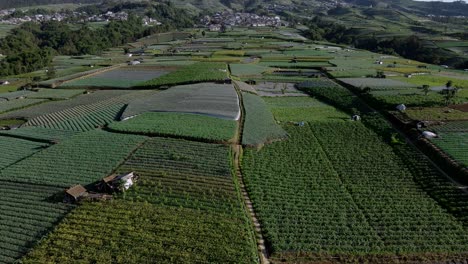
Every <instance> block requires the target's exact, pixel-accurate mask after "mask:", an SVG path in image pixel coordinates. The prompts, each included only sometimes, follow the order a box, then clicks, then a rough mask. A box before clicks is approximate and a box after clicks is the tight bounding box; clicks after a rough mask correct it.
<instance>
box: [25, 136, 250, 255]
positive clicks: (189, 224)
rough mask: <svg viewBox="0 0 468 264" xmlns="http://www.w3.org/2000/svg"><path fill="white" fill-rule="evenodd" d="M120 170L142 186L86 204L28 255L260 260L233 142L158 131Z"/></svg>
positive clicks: (68, 217) (138, 185)
mask: <svg viewBox="0 0 468 264" xmlns="http://www.w3.org/2000/svg"><path fill="white" fill-rule="evenodd" d="M119 171H121V172H127V171H134V172H135V173H138V175H139V176H140V180H139V181H138V182H137V186H136V187H135V188H133V189H131V190H129V191H128V192H126V193H125V194H124V195H121V196H119V199H118V200H115V201H113V202H104V203H88V204H84V205H82V206H80V207H79V208H78V209H77V210H75V211H74V212H73V213H71V214H70V215H69V216H67V218H65V220H64V221H63V222H62V223H61V224H60V225H59V226H58V228H57V229H56V230H55V231H54V232H53V233H52V234H51V235H50V236H49V237H48V238H47V239H46V240H45V241H44V242H43V243H41V244H40V245H39V247H37V248H36V249H35V250H34V251H32V252H31V253H30V254H29V255H28V256H27V257H26V259H25V260H24V263H34V262H42V261H45V260H46V259H47V261H57V262H67V261H68V260H70V259H72V258H79V259H82V260H86V261H91V262H92V261H99V262H100V261H104V262H106V261H112V262H115V263H141V262H146V261H148V260H150V259H151V261H156V262H158V263H159V262H177V263H194V262H200V263H212V262H222V263H256V262H257V261H256V256H255V242H254V239H253V237H252V234H251V233H250V231H249V230H250V227H249V224H248V221H247V219H246V218H245V212H243V208H242V207H241V201H240V199H239V196H238V194H237V191H236V183H235V180H234V179H233V175H232V174H231V168H230V162H229V148H228V147H227V146H223V145H215V144H206V143H198V142H192V141H186V140H179V139H165V138H153V139H151V140H148V141H147V142H146V143H145V144H144V145H143V146H142V147H141V148H139V149H138V150H137V151H136V152H135V153H134V154H133V155H132V156H131V157H130V158H129V159H128V160H127V161H126V162H125V163H124V164H123V165H122V166H121V167H120V168H119ZM117 216H119V217H117ZM122 216H123V217H122ZM115 217H117V218H115ZM110 218H113V219H114V218H115V219H114V220H113V221H107V220H106V219H110ZM136 219H138V222H141V223H140V224H135V220H136ZM103 224H104V225H109V226H103ZM111 226H113V227H111ZM129 226H131V227H132V231H131V232H129V230H128V227H129ZM102 229H104V230H102ZM71 230H73V232H72V234H71V233H70V231H71ZM70 235H72V236H74V237H76V239H70ZM142 237H144V238H145V239H143V240H142V239H141V238H142ZM169 241H170V242H169ZM96 243H98V244H100V245H101V246H99V247H96V246H95V245H96ZM167 243H169V244H170V245H168V244H167ZM52 244H54V245H55V244H60V245H62V246H63V248H62V247H56V246H51V245H52ZM122 248H126V250H124V251H122V250H117V252H115V251H116V249H122ZM143 248H144V250H143ZM99 256H100V257H99Z"/></svg>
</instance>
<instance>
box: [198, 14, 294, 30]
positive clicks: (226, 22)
mask: <svg viewBox="0 0 468 264" xmlns="http://www.w3.org/2000/svg"><path fill="white" fill-rule="evenodd" d="M200 22H201V24H202V25H204V26H206V27H208V28H209V29H210V31H221V30H222V28H223V27H233V26H241V27H280V26H287V25H288V23H287V22H285V21H282V20H281V18H280V17H279V16H260V15H257V14H253V13H233V12H230V11H224V12H218V13H215V14H214V15H212V16H209V15H206V16H204V17H203V18H202V19H201V20H200Z"/></svg>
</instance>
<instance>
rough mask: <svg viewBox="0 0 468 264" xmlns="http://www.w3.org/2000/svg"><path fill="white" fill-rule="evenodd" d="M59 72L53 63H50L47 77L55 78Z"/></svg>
mask: <svg viewBox="0 0 468 264" xmlns="http://www.w3.org/2000/svg"><path fill="white" fill-rule="evenodd" d="M56 74H57V72H56V71H55V67H54V66H53V65H52V64H49V66H48V67H47V79H53V78H55V75H56Z"/></svg>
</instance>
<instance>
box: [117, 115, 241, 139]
mask: <svg viewBox="0 0 468 264" xmlns="http://www.w3.org/2000/svg"><path fill="white" fill-rule="evenodd" d="M109 128H110V129H111V130H113V131H120V132H125V133H130V134H132V133H135V134H141V135H148V136H169V137H177V138H187V139H193V140H201V141H206V142H227V141H229V140H231V139H232V138H233V137H234V135H235V132H236V128H237V122H236V121H234V120H226V119H220V118H216V117H211V116H204V115H198V114H186V113H172V112H154V113H144V114H142V115H139V116H137V117H134V118H131V119H129V120H125V121H120V122H114V123H112V124H110V125H109Z"/></svg>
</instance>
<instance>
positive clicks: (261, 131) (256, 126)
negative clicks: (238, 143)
mask: <svg viewBox="0 0 468 264" xmlns="http://www.w3.org/2000/svg"><path fill="white" fill-rule="evenodd" d="M242 97H243V103H244V108H245V122H244V131H243V133H242V144H243V145H260V144H264V143H267V142H270V141H274V140H278V139H285V138H286V137H287V133H286V132H285V131H284V130H283V129H282V128H281V127H280V126H279V125H278V124H277V123H276V120H275V118H274V117H273V115H272V114H271V112H270V111H269V109H268V107H267V105H266V104H265V102H264V101H263V100H262V98H261V97H259V96H256V95H253V94H249V93H244V94H243V95H242Z"/></svg>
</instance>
